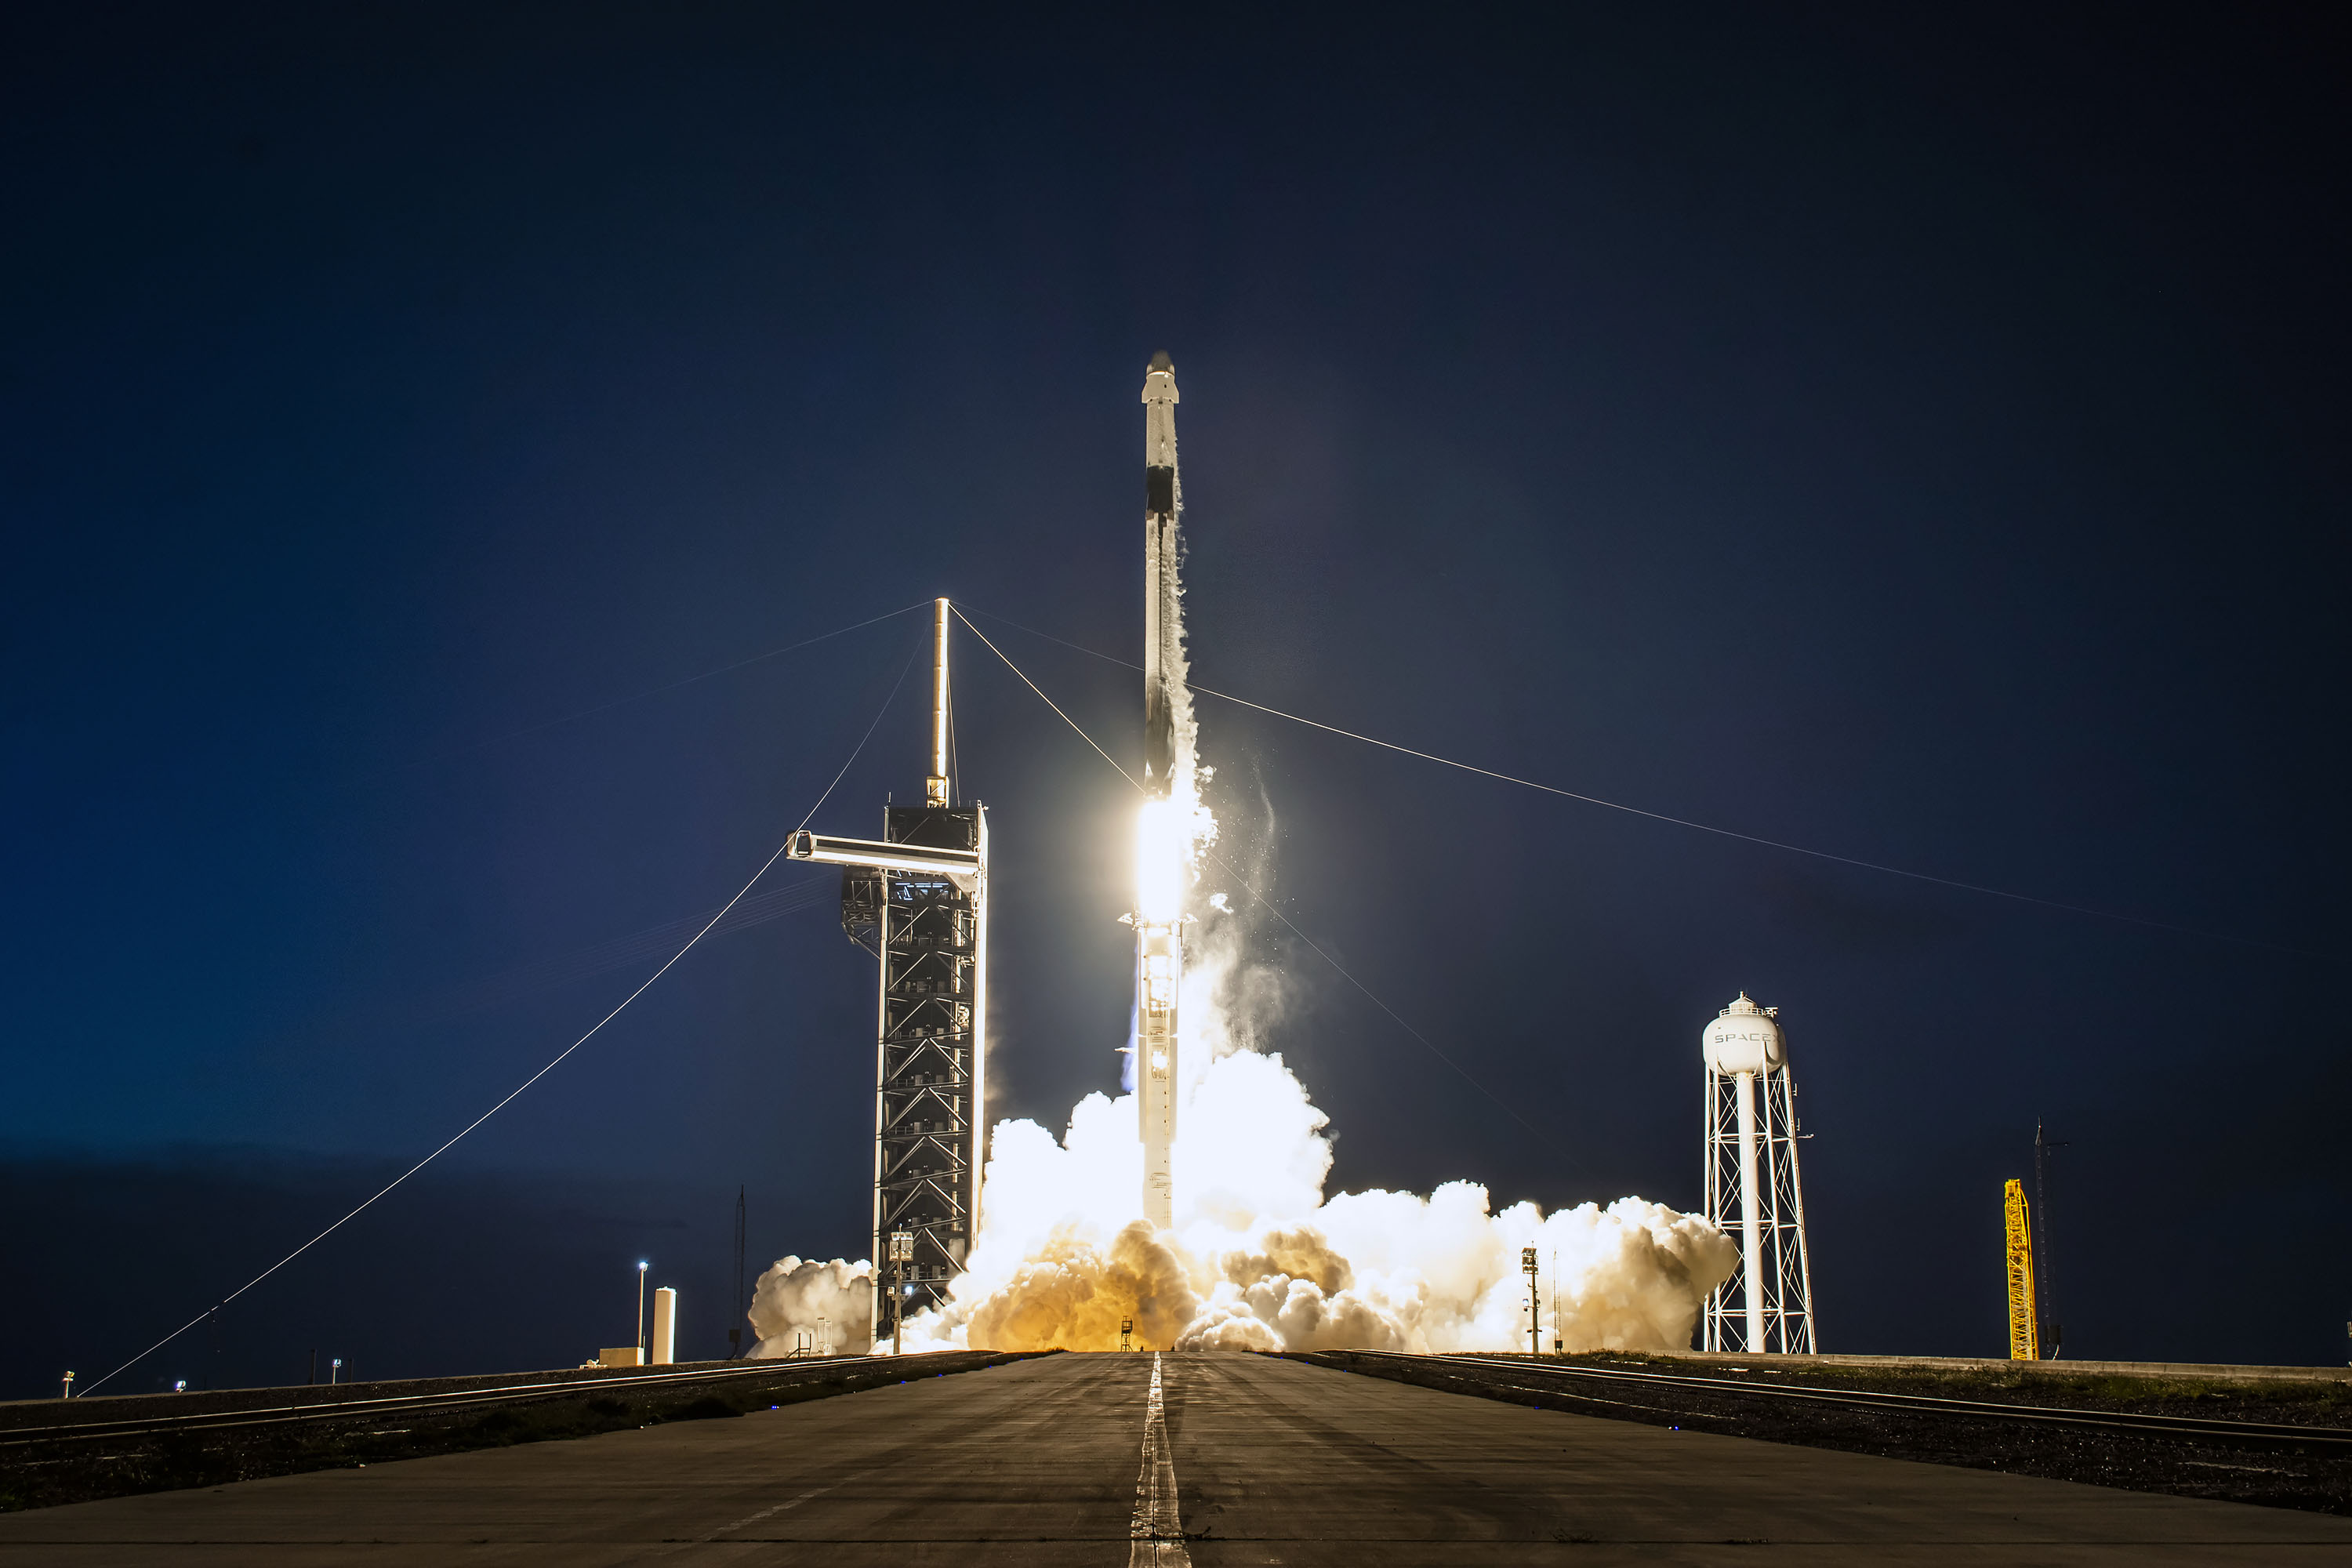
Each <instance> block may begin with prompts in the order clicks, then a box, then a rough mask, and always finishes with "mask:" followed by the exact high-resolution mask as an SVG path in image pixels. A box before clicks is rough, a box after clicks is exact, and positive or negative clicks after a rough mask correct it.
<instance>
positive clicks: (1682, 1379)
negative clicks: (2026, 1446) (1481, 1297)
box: [1350, 1351, 2352, 1453]
mask: <svg viewBox="0 0 2352 1568" xmlns="http://www.w3.org/2000/svg"><path fill="white" fill-rule="evenodd" d="M1350 1353H1351V1354H1352V1356H1353V1357H1354V1358H1355V1359H1357V1360H1360V1361H1379V1362H1389V1363H1399V1364H1402V1365H1411V1366H1418V1367H1423V1368H1428V1367H1431V1366H1433V1365H1446V1364H1452V1365H1460V1366H1465V1367H1478V1368H1481V1369H1485V1370H1487V1371H1499V1372H1510V1373H1517V1374H1519V1375H1521V1376H1523V1377H1528V1378H1530V1379H1541V1380H1542V1386H1534V1385H1531V1384H1501V1385H1500V1386H1503V1387H1507V1388H1509V1389H1511V1390H1512V1391H1513V1392H1515V1393H1522V1394H1549V1395H1552V1396H1555V1397H1560V1398H1568V1399H1578V1398H1591V1396H1590V1395H1580V1394H1577V1393H1575V1392H1574V1391H1573V1390H1572V1389H1569V1388H1564V1387H1562V1386H1560V1385H1561V1384H1566V1383H1576V1382H1582V1383H1588V1384H1607V1385H1610V1386H1612V1387H1613V1388H1615V1389H1617V1390H1619V1391H1620V1392H1630V1391H1632V1390H1635V1389H1643V1388H1654V1389H1659V1390H1664V1389H1669V1388H1682V1389H1689V1390H1693V1391H1696V1392H1703V1393H1706V1394H1715V1395H1727V1394H1729V1395H1741V1396H1745V1397H1748V1398H1753V1399H1779V1400H1787V1401H1792V1402H1799V1403H1809V1404H1817V1405H1849V1406H1859V1407H1863V1408H1867V1409H1873V1410H1885V1411H1913V1412H1918V1413H1922V1414H1928V1415H1960V1416H1973V1417H1978V1418H1981V1419H1990V1420H1996V1421H2013V1422H2027V1423H2035V1424H2039V1425H2043V1426H2067V1427H2076V1428H2085V1429H2095V1430H2103V1431H2111V1432H2132V1433H2137V1434H2140V1435H2143V1436H2158V1435H2162V1436H2175V1437H2203V1438H2223V1439H2226V1440H2229V1441H2231V1442H2253V1443H2294V1444H2301V1445H2317V1446H2321V1447H2326V1448H2329V1449H2334V1450H2339V1451H2343V1452H2347V1453H2352V1429H2347V1428H2345V1427H2341V1426H2300V1425H2297V1424H2295V1423H2293V1422H2270V1421H2236V1420H2229V1419H2220V1418H2200V1417H2197V1416H2188V1415H2147V1414H2143V1413H2139V1412H2136V1411H2123V1410H2084V1409H2074V1408H2068V1407H2064V1406H2059V1405H2011V1404H2006V1403H2002V1402H2000V1401H1995V1400H1982V1399H1948V1398H1944V1397H1940V1396H1937V1395H1933V1394H1884V1393H1878V1392H1875V1391H1873V1390H1867V1389H1853V1388H1822V1387H1809V1386H1806V1385H1804V1384H1783V1383H1777V1382H1776V1383H1771V1384H1761V1383H1749V1382H1747V1381H1745V1380H1742V1379H1737V1378H1729V1377H1707V1376H1703V1375H1698V1374H1696V1373H1662V1372H1637V1371H1635V1370H1633V1368H1631V1367H1599V1366H1592V1365H1590V1364H1579V1365H1573V1366H1570V1365H1550V1364H1546V1363H1540V1362H1537V1361H1532V1360H1528V1361H1520V1360H1516V1359H1512V1358H1509V1357H1503V1356H1479V1355H1403V1354H1398V1353H1396V1352H1387V1351H1358V1352H1350ZM1463 1381H1468V1380H1466V1379H1465V1380H1463ZM1489 1385H1490V1386H1494V1384H1492V1383H1491V1381H1490V1382H1489ZM1591 1402H1592V1403H1594V1404H1606V1405H1622V1404H1623V1403H1624V1402H1623V1401H1622V1400H1610V1399H1600V1398H1591ZM1645 1408H1649V1409H1652V1410H1657V1409H1658V1408H1659V1407H1657V1406H1646V1407H1645ZM1663 1413H1664V1414H1672V1412H1663ZM1695 1414H1696V1413H1695Z"/></svg>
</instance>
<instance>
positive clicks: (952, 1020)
mask: <svg viewBox="0 0 2352 1568" xmlns="http://www.w3.org/2000/svg"><path fill="white" fill-rule="evenodd" d="M935 616H936V622H935V631H934V637H935V642H934V653H933V659H932V685H931V772H930V774H929V776H928V777H927V778H926V779H925V780H924V784H923V804H922V805H890V806H885V807H884V808H883V812H882V837H880V838H879V839H867V838H830V837H824V836H822V835H818V834H814V833H801V834H797V835H795V836H794V837H793V842H792V844H791V847H790V853H791V857H792V858H793V859H795V860H810V861H815V862H819V863H822V864H830V865H836V866H839V867H841V868H842V873H841V928H842V930H843V931H845V932H846V933H848V936H849V939H850V940H851V941H852V942H856V943H857V945H858V946H860V947H862V948H864V949H865V950H866V952H870V953H872V954H874V955H875V957H876V958H877V959H878V960H879V961H880V971H881V973H880V976H879V982H878V986H877V1007H876V1011H877V1014H878V1015H879V1017H878V1021H877V1029H876V1040H875V1071H874V1077H875V1090H874V1252H873V1258H874V1263H875V1270H874V1274H875V1279H874V1320H873V1324H872V1328H873V1337H874V1339H875V1340H876V1341H877V1342H879V1341H880V1340H881V1339H882V1338H884V1337H885V1336H886V1335H887V1334H888V1333H890V1331H892V1330H893V1329H894V1328H896V1327H897V1325H898V1320H899V1318H900V1317H901V1316H903V1315H904V1314H905V1313H907V1312H909V1311H916V1312H919V1311H921V1310H925V1309H926V1308H929V1307H935V1306H938V1305H940V1304H941V1303H942V1302H944V1301H945V1300H947V1294H948V1286H949V1283H950V1281H951V1280H953V1279H955V1277H956V1276H957V1275H958V1274H961V1273H962V1272H963V1268H964V1265H965V1262H966V1260H967V1259H968V1258H970V1257H971V1244H972V1240H973V1238H974V1237H976V1236H978V1234H979V1231H980V1182H981V1176H982V1171H983V1169H984V1167H985V1164H986V1160H987V1147H986V1137H987V1121H986V1118H985V1116H984V1114H983V1108H984V1106H985V1104H986V1101H987V1095H988V811H987V808H986V807H984V806H982V805H980V804H979V803H977V802H973V803H971V804H969V805H957V804H955V803H954V801H953V799H952V787H951V785H950V781H949V773H948V761H947V758H948V718H947V715H948V653H947V650H948V601H946V600H945V599H941V600H940V601H939V602H938V604H937V605H936V606H935ZM900 1234H906V1235H909V1236H911V1237H913V1247H912V1255H911V1257H910V1258H908V1260H907V1262H906V1263H905V1264H904V1266H903V1267H904V1273H903V1275H901V1274H900V1273H899V1272H898V1268H896V1267H894V1266H893V1265H892V1264H891V1263H890V1262H888V1261H887V1260H888V1259H890V1258H892V1257H893V1254H892V1251H891V1247H890V1240H891V1237H894V1236H897V1235H900Z"/></svg>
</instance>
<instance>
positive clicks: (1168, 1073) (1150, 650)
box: [1129, 353, 1185, 1230]
mask: <svg viewBox="0 0 2352 1568" xmlns="http://www.w3.org/2000/svg"><path fill="white" fill-rule="evenodd" d="M1178 495H1179V491H1178V488H1177V481H1176V367H1175V366H1174V365H1173V364H1172V363H1170V361H1169V358H1168V356H1167V354H1166V353H1156V354H1153V355H1152V356H1151V363H1150V366H1149V367H1148V368H1147V369H1146V370H1145V372H1144V376H1143V787H1144V793H1145V796H1146V798H1145V801H1144V806H1143V814H1142V816H1141V818H1140V820H1139V822H1138V824H1137V829H1136V910H1135V913H1134V914H1133V915H1132V916H1130V917H1129V919H1130V920H1132V921H1133V922H1134V925H1135V1103H1136V1110H1137V1114H1138V1116H1139V1121H1140V1123H1141V1125H1140V1128H1139V1131H1140V1133H1141V1136H1142V1139H1143V1217H1144V1218H1146V1219H1148V1220H1150V1222H1151V1223H1152V1225H1154V1226H1158V1227H1159V1228H1160V1229H1162V1230H1164V1229H1166V1228H1168V1226H1171V1225H1172V1224H1173V1223H1174V1222H1175V1196H1176V1184H1175V1175H1174V1171H1173V1168H1172V1165H1171V1148H1172V1146H1173V1145H1174V1143H1175V1142H1176V1089H1177V1085H1178V1083H1179V1082H1181V1079H1179V1077H1178V1075H1177V1063H1176V1044H1177V1028H1176V997H1177V992H1178V990H1179V988H1180V987H1181V983H1182V980H1183V974H1184V916H1183V911H1182V910H1181V908H1180V907H1179V906H1180V904H1181V900H1182V896H1183V895H1182V889H1183V854H1184V840H1183V837H1182V835H1183V833H1184V831H1185V824H1184V823H1183V822H1182V820H1181V817H1180V816H1179V813H1180V810H1181V804H1180V803H1179V802H1177V801H1176V800H1175V799H1174V798H1173V797H1172V792H1173V784H1174V780H1175V773H1176V703H1175V693H1174V691H1173V689H1171V682H1172V681H1174V680H1175V679H1178V674H1179V672H1180V671H1181V669H1182V668H1183V657H1184V655H1183V648H1182V647H1181V643H1180V638H1181V627H1182V625H1183V623H1182V619H1181V609H1180V605H1179V604H1178V602H1177V578H1176V548H1177V546H1176V513H1177V507H1178Z"/></svg>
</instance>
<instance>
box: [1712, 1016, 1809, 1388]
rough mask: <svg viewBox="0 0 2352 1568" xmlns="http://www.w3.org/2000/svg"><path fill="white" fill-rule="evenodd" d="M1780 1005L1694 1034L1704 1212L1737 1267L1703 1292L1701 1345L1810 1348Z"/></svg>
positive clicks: (1792, 1103)
mask: <svg viewBox="0 0 2352 1568" xmlns="http://www.w3.org/2000/svg"><path fill="white" fill-rule="evenodd" d="M1699 1046H1700V1050H1701V1053H1702V1054H1703V1055H1704V1056H1705V1058H1706V1217H1707V1220H1708V1222H1709V1223H1710V1224H1712V1225H1714V1226H1716V1227H1717V1228H1718V1229H1720V1230H1721V1231H1722V1232H1723V1233H1724V1234H1725V1235H1727V1236H1728V1237H1731V1238H1732V1239H1733V1240H1734V1241H1735V1242H1737V1243H1738V1246H1739V1269H1738V1272H1737V1273H1735V1274H1734V1275H1733V1276H1732V1277H1731V1278H1730V1279H1727V1280H1725V1281H1724V1282H1723V1283H1722V1284H1720V1285H1718V1286H1717V1287H1716V1288H1715V1292H1714V1294H1712V1295H1710V1296H1709V1297H1707V1299H1706V1316H1705V1319H1704V1321H1703V1327H1702V1331H1701V1339H1700V1345H1699V1348H1700V1349H1702V1350H1708V1351H1770V1352H1778V1353H1781V1354H1787V1353H1790V1352H1796V1353H1799V1354H1803V1355H1811V1354H1813V1353H1814V1352H1816V1351H1817V1350H1818V1349H1819V1348H1820V1347H1819V1346H1817V1345H1816V1344H1815V1343H1814V1341H1813V1277H1812V1270H1811V1267H1810V1266H1809V1265H1808V1264H1807V1263H1806V1260H1805V1189H1804V1185H1803V1184H1802V1183H1801V1182H1800V1181H1799V1180H1798V1179H1797V1113H1796V1100H1797V1085H1796V1080H1795V1079H1792V1078H1790V1076H1789V1048H1788V1042H1787V1041H1786V1040H1785V1039H1784V1038H1783V1037H1782V1036H1781V1033H1780V1009H1779V1008H1778V1007H1759V1006H1758V1005H1756V1004H1755V1003H1753V1002H1750V1001H1749V1000H1748V994H1747V993H1746V992H1744V991H1743V992H1742V993H1740V995H1739V1000H1738V1001H1737V1002H1734V1003H1733V1004H1732V1005H1730V1006H1728V1007H1726V1008H1725V1009H1724V1010H1723V1012H1722V1014H1721V1016H1718V1017H1717V1018H1716V1020H1715V1021H1714V1022H1713V1023H1711V1024H1709V1025H1707V1026H1706V1029H1705V1030H1704V1031H1703V1032H1702V1033H1701V1034H1700V1036H1699Z"/></svg>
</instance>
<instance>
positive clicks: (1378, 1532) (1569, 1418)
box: [0, 1354, 2352, 1568]
mask: <svg viewBox="0 0 2352 1568" xmlns="http://www.w3.org/2000/svg"><path fill="white" fill-rule="evenodd" d="M1155 1371H1156V1372H1157V1373H1158V1374H1159V1378H1158V1381H1159V1394H1158V1396H1157V1398H1156V1400H1155V1396H1154V1393H1153V1384H1154V1373H1155ZM1155 1530H1156V1531H1157V1533H1158V1535H1160V1537H1162V1538H1163V1539H1157V1540H1155V1539H1151V1537H1152V1536H1153V1534H1154V1532H1155ZM0 1560H4V1561H5V1563H8V1564H10V1565H11V1568H16V1565H19V1564H23V1565H30V1564H37V1563H61V1564H74V1565H77V1568H97V1565H100V1564H118V1563H120V1564H128V1563H139V1564H152V1563H164V1564H229V1563H238V1564H245V1563H255V1564H261V1565H264V1568H293V1565H296V1564H310V1563H337V1564H342V1563H367V1564H383V1565H386V1568H391V1565H395V1564H396V1565H403V1568H405V1565H408V1564H420V1565H421V1564H428V1563H430V1564H444V1563H448V1564H466V1565H473V1564H549V1565H560V1568H604V1565H607V1564H620V1563H633V1564H635V1563H644V1564H656V1563H728V1564H733V1563H827V1564H833V1563H840V1564H866V1563H874V1564H882V1563H888V1564H892V1565H894V1568H906V1565H909V1564H927V1563H959V1564H961V1563H1038V1564H1061V1563H1087V1564H1121V1563H1187V1562H1189V1563H1192V1564H1195V1565H1197V1568H1221V1565H1223V1564H1238V1563H1286V1564H1337V1565H1344V1568H1365V1565H1367V1564H1373V1563H1414V1564H1423V1563H1426V1564H1456V1563H1461V1564H1472V1563H1475V1564H1490V1563H1576V1564H1587V1563H1621V1562H1622V1563H1631V1562H1637V1561H1638V1562H1643V1563H1659V1562H1669V1563H1738V1564H1758V1563H1806V1564H1816V1563H1820V1564H1832V1563H1874V1564H1876V1563H2022V1562H2031V1563H2048V1564H2071V1563H2115V1564H2121V1563H2136V1564H2144V1563H2181V1564H2188V1563H2200V1564H2204V1563H2313V1564H2317V1563H2344V1562H2352V1520H2343V1519H2336V1518H2330V1517H2326V1516H2323V1515H2317V1514H2308V1513H2296V1512H2290V1511H2287V1510H2277V1509H2260V1508H2251V1507H2246V1506H2242V1505H2239V1504H2234V1503H2221V1502H2205V1501H2198V1500H2188V1499H2180V1498H2170V1497H2158V1496H2151V1495H2147V1494H2143V1493H2136V1492H2125V1491H2116V1490H2110V1489H2102V1488H2096V1487H2085V1486H2075V1485H2071V1484H2068V1483H2066V1482H2062V1481H2045V1480H2035V1479H2026V1478H2021V1477H2014V1476H2003V1475H1995V1474H1991V1473H1989V1472H1984V1471H1978V1470H1965V1469H1955V1468H1945V1467H1940V1466H1934V1465H1921V1464H1913V1463H1908V1462H1906V1461H1902V1460H1895V1459H1879V1458H1864V1457H1862V1456H1858V1455H1853V1454H1843V1453H1835V1452H1830V1451H1827V1450H1823V1449H1817V1448H1803V1447H1789V1446H1783V1445H1779V1444H1771V1443H1759V1442H1753V1441H1749V1440H1747V1439H1744V1438H1738V1437H1722V1436H1706V1435H1703V1434H1698V1433H1688V1432H1675V1431H1673V1430H1670V1429H1667V1428H1663V1427H1654V1426H1637V1425H1633V1424H1631V1423H1623V1422H1613V1421H1605V1420H1597V1419H1593V1418H1591V1417H1588V1416H1582V1415H1564V1414H1561V1413H1559V1412H1556V1411H1537V1410H1529V1409H1527V1408H1524V1407H1521V1406H1516V1405H1502V1404H1497V1403H1494V1402H1491V1401H1487V1400H1481V1399H1475V1398H1470V1397H1466V1396H1463V1395H1459V1394H1444V1393H1438V1392H1434V1391H1432V1390H1429V1389H1423V1388H1415V1387H1412V1386H1409V1385H1405V1384H1397V1383H1391V1382H1388V1381H1385V1380H1382V1379H1379V1378H1370V1377H1360V1376H1355V1375H1352V1374H1349V1373H1342V1372H1335V1371H1329V1370H1326V1369H1324V1368H1319V1367H1312V1366H1307V1365H1302V1364H1300V1363H1296V1362H1286V1361H1276V1360H1270V1359H1266V1358H1263V1357H1258V1356H1250V1355H1239V1354H1224V1355H1168V1356H1164V1357H1154V1356H1151V1355H1125V1356H1121V1355H1063V1356H1049V1357H1045V1358H1043V1359H1040V1360H1035V1361H1027V1362H1021V1363H1013V1364H1011V1365H1004V1366H998V1367H993V1368H990V1369H988V1370H986V1371H981V1372H972V1373H962V1374H961V1375H957V1376H952V1377H938V1378H927V1379H922V1380H919V1381H916V1382H911V1383H907V1384H892V1385H889V1386H887V1387H884V1388H880V1389H877V1390H874V1391H872V1392H869V1393H864V1394H845V1395H842V1396H840V1397H838V1398H834V1399H826V1400H819V1401H814V1402H812V1403H808V1404H803V1405H793V1406H790V1407H788V1408H786V1409H782V1410H778V1411H772V1412H760V1413H757V1414H754V1415H747V1416H743V1417H740V1418H739V1419H733V1420H709V1421H694V1422H681V1423H677V1424H672V1425H666V1426H656V1427H651V1428H646V1429H643V1430H638V1431H631V1432H616V1433H610V1434H607V1435H605V1436H598V1437H590V1438H583V1439H580V1440H577V1441H572V1442H551V1443H538V1444H531V1445H528V1446H523V1447H512V1448H500V1449H491V1450H485V1451H481V1452H476V1453H470V1454H455V1455H447V1456H443V1457H439V1458H425V1459H410V1460H404V1461H401V1462H399V1463H395V1464H385V1465H377V1466H373V1467H368V1468H354V1469H345V1470H333V1471H324V1472H318V1473H314V1474H310V1475H303V1476H287V1477H280V1478H277V1479H268V1480H258V1481H247V1482H244V1483H240V1484H238V1485H234V1486H228V1487H222V1488H216V1489H207V1490H203V1491H185V1492H165V1493H157V1494H153V1495H151V1496H147V1497H136V1498H118V1499H113V1500H108V1501H104V1502H91V1503H76V1504H71V1505H68V1506H67V1507H63V1508H54V1509H44V1510H33V1511H29V1512H24V1513H16V1514H9V1515H5V1516H0Z"/></svg>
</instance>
